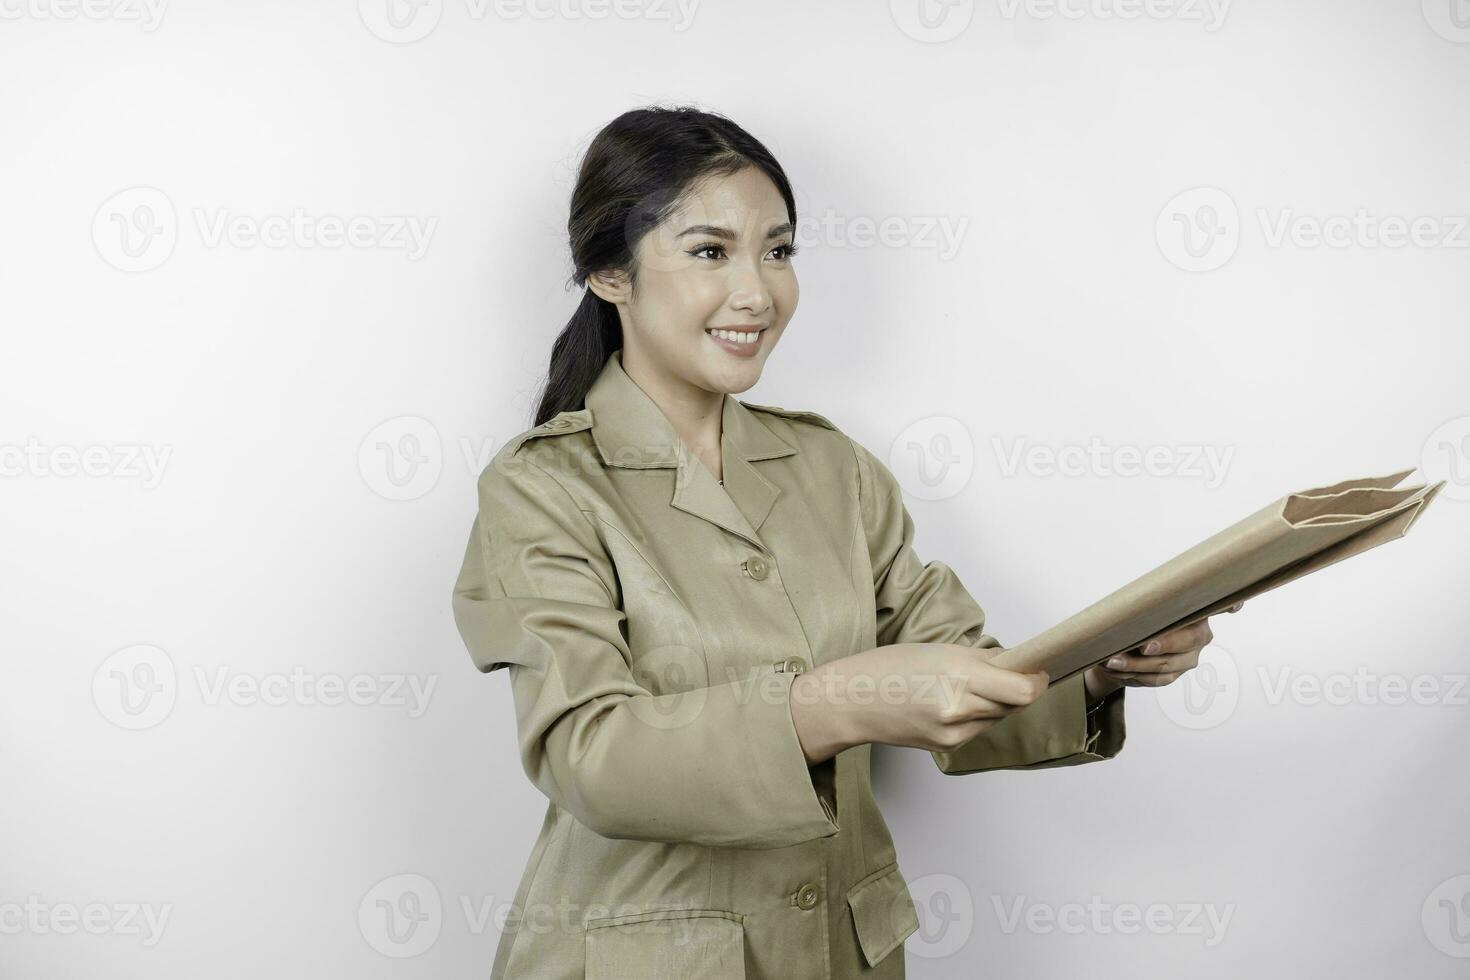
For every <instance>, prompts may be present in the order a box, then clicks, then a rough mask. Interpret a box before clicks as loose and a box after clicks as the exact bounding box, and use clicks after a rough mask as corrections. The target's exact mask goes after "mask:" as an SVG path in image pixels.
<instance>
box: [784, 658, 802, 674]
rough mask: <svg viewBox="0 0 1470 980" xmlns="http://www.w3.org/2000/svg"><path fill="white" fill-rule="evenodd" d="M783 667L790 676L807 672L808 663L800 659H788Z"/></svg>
mask: <svg viewBox="0 0 1470 980" xmlns="http://www.w3.org/2000/svg"><path fill="white" fill-rule="evenodd" d="M783 666H784V667H785V668H786V673H788V674H799V673H801V672H802V671H803V670H806V663H805V662H804V661H803V660H802V659H801V658H800V657H787V658H786V660H785V662H784V663H783Z"/></svg>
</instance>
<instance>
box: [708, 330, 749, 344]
mask: <svg viewBox="0 0 1470 980" xmlns="http://www.w3.org/2000/svg"><path fill="white" fill-rule="evenodd" d="M706 333H710V334H713V335H714V336H716V337H719V338H720V339H721V340H728V341H731V342H733V343H736V344H753V343H755V341H756V338H758V337H759V336H760V331H759V330H755V331H751V332H749V333H744V332H741V331H737V330H709V331H706Z"/></svg>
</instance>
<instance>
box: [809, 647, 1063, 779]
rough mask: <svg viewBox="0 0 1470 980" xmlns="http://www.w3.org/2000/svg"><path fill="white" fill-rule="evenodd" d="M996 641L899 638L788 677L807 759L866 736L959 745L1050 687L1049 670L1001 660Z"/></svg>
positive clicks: (924, 745) (915, 744)
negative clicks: (1017, 667) (1014, 666)
mask: <svg viewBox="0 0 1470 980" xmlns="http://www.w3.org/2000/svg"><path fill="white" fill-rule="evenodd" d="M1000 652H1001V648H999V647H989V648H987V647H980V648H976V647H969V646H963V645H960V644H956V643H897V644H893V645H891V646H882V647H874V648H873V649H871V650H864V651H863V652H862V653H857V654H853V655H852V656H850V657H842V658H841V659H838V660H833V661H829V662H828V663H825V664H821V665H819V666H817V667H814V668H812V669H811V670H808V671H806V672H805V673H803V674H801V675H799V676H798V677H797V678H796V679H795V681H793V682H792V685H791V717H792V720H793V721H794V722H795V723H796V731H797V735H798V737H800V739H801V743H802V747H803V749H804V750H805V751H806V755H807V761H808V763H809V764H815V763H817V762H820V761H822V760H823V759H827V758H830V757H831V756H833V755H836V754H837V752H839V751H841V750H842V749H845V748H850V747H851V746H854V745H861V744H862V743H864V742H883V743H886V744H888V745H904V746H909V747H911V748H917V749H928V750H929V751H931V752H947V751H950V750H953V749H956V748H958V747H959V746H961V745H963V744H964V743H966V742H968V741H969V740H970V739H972V738H974V737H975V736H976V735H979V734H981V733H982V732H985V731H987V730H988V729H990V728H991V727H993V726H994V725H995V724H996V722H998V721H1000V720H1002V719H1004V718H1006V717H1008V716H1010V715H1013V714H1015V713H1016V712H1018V711H1020V710H1022V709H1023V708H1025V707H1026V706H1027V705H1029V704H1031V703H1032V702H1033V701H1035V700H1036V699H1037V698H1039V697H1041V695H1043V694H1045V693H1046V688H1047V684H1048V683H1049V682H1050V678H1049V677H1048V676H1047V674H1046V672H1045V671H1034V672H1026V673H1023V672H1020V671H1014V670H1007V669H1005V668H1004V667H996V666H994V665H993V664H991V663H990V659H991V658H992V657H994V656H995V655H996V654H998V653H1000Z"/></svg>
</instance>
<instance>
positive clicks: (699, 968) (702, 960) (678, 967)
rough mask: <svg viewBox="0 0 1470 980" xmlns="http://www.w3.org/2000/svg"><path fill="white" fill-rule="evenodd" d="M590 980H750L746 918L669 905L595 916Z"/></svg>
mask: <svg viewBox="0 0 1470 980" xmlns="http://www.w3.org/2000/svg"><path fill="white" fill-rule="evenodd" d="M586 945H587V964H586V974H587V980H629V978H632V977H638V978H640V980H745V916H743V915H741V914H740V913H738V912H725V911H720V910H717V909H667V910H660V911H653V912H635V913H633V914H631V915H618V916H608V917H605V918H597V919H589V920H588V921H587V924H586Z"/></svg>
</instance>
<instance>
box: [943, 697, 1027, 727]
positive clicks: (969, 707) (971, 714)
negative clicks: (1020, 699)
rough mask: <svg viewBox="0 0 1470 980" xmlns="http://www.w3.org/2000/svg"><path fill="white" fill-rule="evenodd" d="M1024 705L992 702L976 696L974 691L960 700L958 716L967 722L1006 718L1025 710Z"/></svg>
mask: <svg viewBox="0 0 1470 980" xmlns="http://www.w3.org/2000/svg"><path fill="white" fill-rule="evenodd" d="M1024 707H1025V705H1022V704H1006V703H1005V702H1004V701H992V700H991V699H990V698H987V697H984V696H982V695H979V694H976V693H975V692H974V691H966V692H965V693H964V696H963V697H962V698H961V700H960V709H959V711H958V712H957V714H958V716H959V717H960V718H962V719H963V720H965V721H974V720H975V719H978V718H1005V717H1007V716H1008V715H1013V714H1015V713H1016V712H1017V711H1020V710H1021V709H1022V708H1024Z"/></svg>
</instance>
